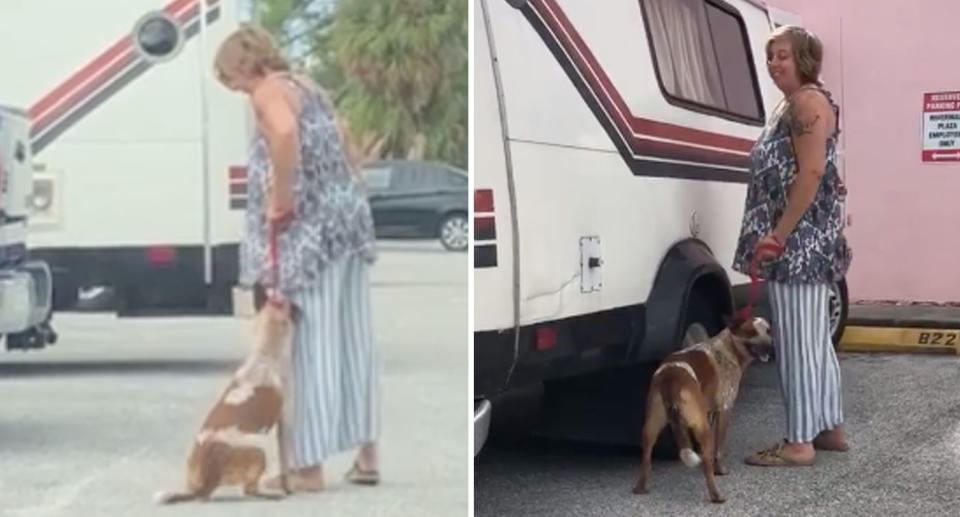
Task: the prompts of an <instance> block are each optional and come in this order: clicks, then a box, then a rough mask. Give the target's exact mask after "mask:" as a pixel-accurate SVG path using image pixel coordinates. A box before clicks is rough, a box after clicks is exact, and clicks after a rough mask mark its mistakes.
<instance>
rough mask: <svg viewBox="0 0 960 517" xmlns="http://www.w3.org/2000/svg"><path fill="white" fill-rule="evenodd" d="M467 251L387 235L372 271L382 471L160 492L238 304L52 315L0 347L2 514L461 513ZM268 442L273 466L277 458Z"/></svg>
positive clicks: (211, 390) (173, 479)
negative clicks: (166, 311) (290, 483)
mask: <svg viewBox="0 0 960 517" xmlns="http://www.w3.org/2000/svg"><path fill="white" fill-rule="evenodd" d="M466 267H467V260H466V254H464V253H449V252H445V251H443V250H442V249H441V248H440V247H439V245H436V244H435V243H430V242H427V243H423V242H397V243H389V242H388V243H385V244H384V246H383V254H382V256H381V259H380V262H379V263H378V264H377V265H376V266H375V268H374V270H373V274H372V280H373V304H374V305H373V315H374V319H375V333H376V340H377V345H378V347H379V349H380V351H381V357H382V361H383V367H384V370H383V373H384V375H383V394H384V395H383V413H382V441H381V475H382V484H381V485H380V486H378V487H372V488H371V487H364V486H356V485H350V484H347V483H345V482H343V481H342V476H343V474H344V473H345V472H346V471H347V470H348V469H349V467H350V464H351V462H352V460H353V454H352V453H345V454H341V455H339V456H337V457H335V458H333V459H332V460H331V461H330V463H329V464H328V465H327V466H326V467H325V468H326V475H327V482H328V485H329V486H328V490H327V491H326V492H325V493H321V494H310V495H305V494H297V495H294V496H292V497H290V498H288V499H286V500H284V501H280V502H268V501H253V500H249V499H245V498H242V497H239V490H235V489H223V490H222V491H220V492H218V493H217V494H216V495H215V498H214V500H212V501H211V502H208V503H185V504H183V505H178V506H176V507H169V508H168V507H157V506H155V505H154V504H153V502H152V496H153V494H154V492H155V491H157V490H161V489H174V488H178V487H180V486H182V484H183V479H184V471H185V462H186V454H187V452H188V450H189V446H190V442H191V440H192V439H193V437H194V434H195V433H196V431H197V429H198V428H199V425H200V423H201V421H202V419H203V418H204V416H205V413H206V411H207V410H208V409H209V407H210V404H211V403H212V402H213V400H214V399H215V397H216V396H217V395H218V394H219V390H221V389H222V387H223V385H224V383H225V382H226V380H227V379H228V377H229V375H230V373H231V372H232V370H233V368H235V367H236V366H237V365H238V364H239V363H240V361H241V360H242V359H243V357H244V355H245V353H246V351H247V348H248V346H249V338H248V335H249V334H248V325H249V321H248V320H245V319H240V318H233V317H166V318H131V319H118V318H116V317H115V316H114V315H111V314H71V313H63V314H57V315H56V316H55V320H54V322H55V327H56V329H57V331H58V332H59V335H60V340H59V341H58V343H57V344H56V345H54V346H53V347H51V348H48V349H45V350H40V351H34V352H30V353H20V352H16V353H13V352H3V353H0V396H2V402H0V465H2V466H3V468H2V469H0V515H2V516H10V517H40V516H65V517H66V516H69V517H87V516H90V517H94V516H96V517H101V516H108V517H109V516H123V517H128V516H134V515H136V516H140V515H191V516H192V515H202V516H231V517H242V516H246V515H250V516H254V515H256V516H262V515H265V514H276V515H280V514H282V515H290V516H297V515H331V516H332V515H336V516H351V515H358V516H359V515H362V516H381V515H382V516H393V515H396V516H401V515H403V516H405V515H425V516H459V515H466V513H467V479H468V476H467V469H468V468H470V454H469V452H468V451H467V414H466V411H465V409H464V407H465V406H464V399H465V394H466V392H467V360H468V356H467V282H466V278H467V276H466V271H467V269H466ZM275 458H276V456H275V454H272V455H271V456H270V458H269V462H270V463H269V471H270V472H271V473H272V472H273V471H274V470H275V468H276V461H275Z"/></svg>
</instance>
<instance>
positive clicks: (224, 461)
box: [154, 300, 297, 504]
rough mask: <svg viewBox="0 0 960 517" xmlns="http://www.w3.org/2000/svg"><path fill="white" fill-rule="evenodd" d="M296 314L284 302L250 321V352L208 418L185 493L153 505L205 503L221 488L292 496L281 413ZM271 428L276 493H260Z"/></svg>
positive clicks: (265, 494) (163, 495) (158, 497)
mask: <svg viewBox="0 0 960 517" xmlns="http://www.w3.org/2000/svg"><path fill="white" fill-rule="evenodd" d="M296 318H297V311H296V308H295V307H294V306H293V305H291V304H290V303H289V302H286V301H277V300H268V301H267V302H266V303H265V304H264V305H263V307H262V308H261V309H260V311H259V312H258V313H257V314H256V316H255V317H254V321H253V330H254V333H253V335H254V339H253V348H252V350H251V353H250V355H249V356H248V357H247V359H246V360H245V362H244V363H243V364H242V365H241V366H240V368H238V369H237V370H236V372H235V373H234V374H233V377H232V378H231V380H230V382H229V384H228V385H227V386H226V388H225V389H224V390H223V391H222V393H221V394H220V397H219V398H218V399H217V401H216V403H215V404H214V406H213V407H212V408H211V409H210V411H209V412H208V414H207V417H206V420H205V421H204V422H203V425H202V426H201V429H200V431H199V433H198V434H197V435H196V439H195V440H194V443H193V445H192V448H191V451H190V455H189V458H188V460H187V488H186V490H185V491H183V492H158V493H156V494H155V495H154V500H155V502H157V503H158V504H172V503H179V502H184V501H191V500H195V499H201V500H209V498H210V495H211V494H212V493H213V492H214V491H215V490H216V489H217V488H218V487H220V486H231V485H232V486H236V485H241V486H242V487H243V493H244V494H246V495H248V496H256V497H260V498H264V499H274V500H276V499H282V498H284V497H285V496H286V495H289V494H290V493H291V490H290V487H289V485H288V483H287V478H286V476H285V474H284V473H286V472H287V468H286V458H287V455H286V447H285V442H284V428H283V422H284V410H285V400H286V406H287V407H288V406H289V404H290V401H289V397H285V395H286V392H287V391H288V390H287V388H286V387H287V384H286V379H287V373H288V363H287V361H288V360H289V357H290V355H289V354H290V351H291V347H292V337H293V326H294V321H295V319H296ZM274 428H276V430H277V433H276V434H277V447H278V450H279V456H280V463H281V468H280V482H281V486H282V493H281V492H273V491H264V490H263V489H261V487H260V478H261V477H262V475H263V473H264V471H265V470H266V450H265V447H264V443H263V442H264V441H265V439H266V438H267V435H268V433H269V432H270V431H271V430H272V429H274Z"/></svg>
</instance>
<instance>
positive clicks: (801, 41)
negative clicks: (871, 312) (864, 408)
mask: <svg viewBox="0 0 960 517" xmlns="http://www.w3.org/2000/svg"><path fill="white" fill-rule="evenodd" d="M766 52H767V67H768V71H769V73H770V77H771V78H772V79H773V81H774V83H776V85H777V87H778V88H779V89H780V90H781V91H782V92H783V95H784V99H783V101H781V103H780V104H779V105H778V106H777V109H776V110H775V111H774V113H773V115H772V116H771V119H770V122H769V123H768V124H767V126H766V128H764V130H763V132H762V133H761V135H760V137H759V139H758V141H757V144H756V145H755V146H754V148H753V151H752V152H751V156H750V163H751V173H752V174H751V181H750V185H749V188H748V189H747V200H746V207H745V210H744V216H743V224H742V229H741V234H740V239H739V243H738V246H737V251H736V255H735V259H734V264H733V267H734V269H736V270H737V271H740V272H741V273H744V274H749V273H750V272H751V268H752V266H753V261H754V260H755V259H756V261H757V264H758V273H759V274H760V276H761V278H763V279H765V280H766V282H767V289H768V295H769V298H770V305H771V309H772V311H773V324H774V328H775V336H776V342H777V346H778V350H777V367H778V371H779V375H780V388H781V393H782V395H783V400H784V404H785V405H786V413H787V438H786V439H785V440H784V442H783V443H781V444H778V445H776V446H774V447H771V448H767V449H763V450H760V451H758V452H756V453H755V454H753V455H751V456H750V457H748V458H747V463H748V464H750V465H760V466H798V465H804V466H808V465H812V464H813V462H814V457H815V449H821V450H834V451H845V450H847V448H848V447H847V443H846V438H845V436H844V432H843V428H842V423H843V404H842V400H841V390H840V365H839V363H838V362H837V356H836V354H835V352H834V348H833V343H832V342H831V333H830V320H829V312H828V301H827V300H828V297H829V285H830V283H832V282H834V281H835V280H837V279H840V278H842V277H843V276H844V275H845V274H846V272H847V269H848V268H849V267H850V261H851V251H850V248H849V246H848V245H847V241H846V238H845V237H844V236H843V226H844V218H843V205H844V200H845V198H846V189H845V187H844V185H843V181H842V179H841V178H840V176H839V174H838V172H837V151H836V145H837V135H838V134H839V132H840V130H839V114H840V110H839V107H838V106H837V104H836V103H835V102H834V101H833V98H832V97H831V95H830V93H829V92H827V91H826V90H825V89H824V88H823V85H822V83H821V82H820V81H819V79H818V78H819V75H820V68H821V64H822V59H823V46H822V44H821V43H820V41H819V40H818V39H817V37H816V36H814V35H813V34H811V33H809V32H807V31H806V30H804V29H802V28H800V27H795V26H786V27H781V28H779V29H777V30H776V31H774V32H773V33H772V34H771V36H770V38H769V39H768V41H767V46H766Z"/></svg>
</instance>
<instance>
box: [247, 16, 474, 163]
mask: <svg viewBox="0 0 960 517" xmlns="http://www.w3.org/2000/svg"><path fill="white" fill-rule="evenodd" d="M315 5H316V0H261V2H260V5H259V8H260V20H261V24H262V25H263V26H264V27H265V28H267V29H268V30H270V31H271V32H272V33H274V35H276V36H277V39H278V41H279V42H280V43H281V44H283V45H284V46H285V47H286V48H287V50H288V53H289V54H290V55H291V57H293V58H294V60H295V61H296V62H297V63H298V64H300V65H302V66H303V67H304V68H307V69H309V70H310V72H311V75H312V76H313V77H314V79H315V80H317V82H318V83H319V84H322V85H324V86H325V87H326V88H328V89H329V90H330V91H331V93H332V94H333V97H334V101H335V102H336V104H337V106H338V109H339V110H340V112H341V114H342V115H343V117H344V118H345V119H346V120H347V122H348V126H349V127H350V129H351V132H352V133H353V135H354V136H355V137H356V138H358V139H359V142H358V143H359V144H360V147H361V148H362V149H363V150H364V152H365V154H366V155H367V156H368V157H369V158H426V159H438V160H443V161H447V162H451V163H454V164H456V165H458V166H460V167H463V168H466V165H467V138H468V128H467V86H468V83H467V77H468V75H467V70H468V69H467V67H468V56H467V30H468V28H467V23H468V21H467V0H340V1H339V4H338V5H337V7H336V10H335V11H333V12H332V13H331V12H322V11H321V12H317V11H316V10H315V9H313V7H315Z"/></svg>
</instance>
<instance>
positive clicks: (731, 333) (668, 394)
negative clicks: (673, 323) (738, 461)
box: [633, 317, 773, 503]
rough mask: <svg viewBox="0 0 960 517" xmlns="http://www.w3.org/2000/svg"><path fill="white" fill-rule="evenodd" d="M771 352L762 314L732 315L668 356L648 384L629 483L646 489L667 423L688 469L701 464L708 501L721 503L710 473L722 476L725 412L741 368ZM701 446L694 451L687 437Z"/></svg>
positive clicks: (728, 410)
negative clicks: (634, 473) (635, 471)
mask: <svg viewBox="0 0 960 517" xmlns="http://www.w3.org/2000/svg"><path fill="white" fill-rule="evenodd" d="M772 355H773V338H772V336H771V334H770V324H769V323H768V322H767V320H765V319H764V318H760V317H754V318H743V317H737V318H734V319H733V320H728V321H727V327H726V328H724V329H723V330H722V331H721V332H720V333H719V334H717V335H716V336H714V337H712V338H709V339H707V340H706V341H703V342H701V343H698V344H696V345H693V346H691V347H688V348H686V349H683V350H679V351H677V352H674V353H672V354H670V355H669V356H667V357H666V358H665V359H664V360H663V362H662V363H661V365H660V367H659V368H658V369H657V371H656V372H655V373H654V374H653V379H652V380H651V382H650V390H649V392H648V395H647V415H646V420H645V422H644V426H643V460H642V463H641V466H640V474H639V477H638V478H637V483H636V485H635V486H634V489H633V492H634V493H635V494H645V493H647V478H648V477H649V476H650V461H651V456H652V453H653V446H654V444H655V443H656V441H657V437H658V436H659V435H660V431H662V430H663V428H664V426H666V424H667V423H669V424H670V427H672V428H673V434H674V437H675V439H676V442H677V446H678V447H679V448H680V458H681V460H682V461H683V463H684V464H686V465H687V466H688V467H691V468H692V467H696V466H697V465H700V464H702V467H703V474H704V476H705V477H706V480H707V490H708V492H709V495H710V501H712V502H714V503H722V502H724V498H723V496H722V495H721V494H720V492H719V491H718V490H717V486H716V483H715V481H714V474H716V475H724V474H727V472H728V471H727V469H726V467H725V466H724V465H723V445H724V441H725V439H726V435H727V426H729V425H730V413H731V410H732V409H733V404H734V401H735V400H736V398H737V393H738V391H739V387H740V379H741V377H742V376H743V373H744V371H746V369H747V367H748V366H750V364H751V363H753V362H754V361H755V360H759V361H760V362H768V361H769V360H770V357H771V356H772ZM691 434H692V435H693V438H694V439H696V441H697V443H698V444H699V445H700V452H701V454H702V459H701V457H700V455H698V454H697V453H695V452H694V451H693V448H692V446H691V442H690V437H691V436H690V435H691Z"/></svg>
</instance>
